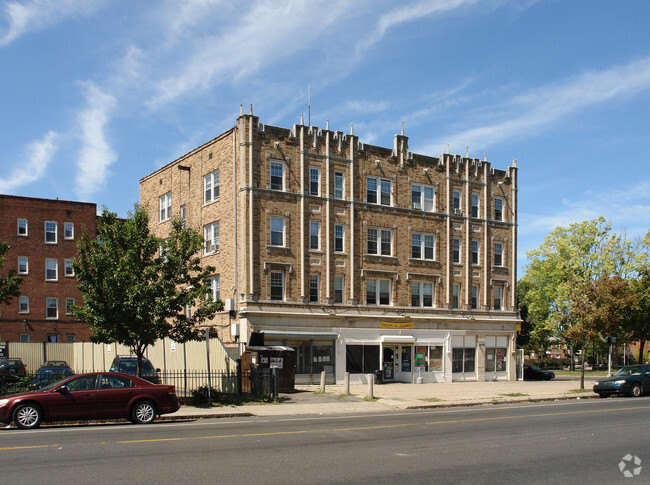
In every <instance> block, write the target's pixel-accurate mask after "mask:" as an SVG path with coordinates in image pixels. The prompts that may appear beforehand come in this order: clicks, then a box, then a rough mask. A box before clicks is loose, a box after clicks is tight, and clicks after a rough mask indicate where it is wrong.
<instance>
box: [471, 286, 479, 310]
mask: <svg viewBox="0 0 650 485" xmlns="http://www.w3.org/2000/svg"><path fill="white" fill-rule="evenodd" d="M471 308H472V310H477V309H478V286H472V301H471Z"/></svg>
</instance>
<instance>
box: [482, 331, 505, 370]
mask: <svg viewBox="0 0 650 485" xmlns="http://www.w3.org/2000/svg"><path fill="white" fill-rule="evenodd" d="M497 340H498V339H497ZM503 343H504V344H505V342H503ZM497 345H498V344H497ZM506 351H507V348H506V347H496V348H494V347H487V345H486V348H485V372H505V371H506V370H507V367H506Z"/></svg>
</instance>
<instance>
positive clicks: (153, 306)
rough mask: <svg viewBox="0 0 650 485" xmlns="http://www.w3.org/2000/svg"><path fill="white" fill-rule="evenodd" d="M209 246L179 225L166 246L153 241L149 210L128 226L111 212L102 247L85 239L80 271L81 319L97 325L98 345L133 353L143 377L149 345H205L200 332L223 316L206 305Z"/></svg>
mask: <svg viewBox="0 0 650 485" xmlns="http://www.w3.org/2000/svg"><path fill="white" fill-rule="evenodd" d="M202 244H203V237H202V236H201V234H200V233H199V232H198V231H197V230H195V229H190V228H184V226H183V224H182V222H181V221H180V220H173V221H172V231H171V234H170V236H169V238H168V239H164V240H163V239H160V238H157V237H155V236H154V235H152V234H151V233H150V230H149V216H148V214H147V211H146V210H145V209H144V208H142V207H141V206H139V205H136V206H135V209H134V211H133V212H132V213H129V217H128V218H127V219H126V220H120V219H118V218H117V215H116V214H114V213H112V212H109V211H108V209H106V208H104V210H103V212H102V215H101V216H100V218H99V220H98V224H97V240H91V239H90V238H89V236H88V234H83V235H82V237H81V239H80V241H79V243H78V245H77V258H76V259H75V262H74V264H73V266H74V270H75V275H76V277H77V280H78V282H79V290H80V291H81V294H82V296H83V300H84V306H76V307H75V308H74V309H73V313H74V314H75V315H76V316H77V317H78V318H79V319H80V320H82V321H85V322H88V323H89V324H90V326H91V329H92V331H93V336H92V337H91V340H92V341H94V342H101V343H112V342H118V343H121V344H123V345H128V346H129V348H130V349H131V351H132V352H133V353H134V354H135V355H136V357H137V359H138V375H140V369H141V363H142V358H143V356H144V353H145V350H146V348H147V347H148V346H149V345H152V344H153V343H154V342H156V341H157V340H159V339H161V338H164V337H169V338H172V339H174V340H175V341H177V342H185V341H187V340H191V339H194V338H198V337H199V334H200V329H199V328H198V325H199V324H200V323H202V322H204V321H206V320H208V319H210V318H212V316H214V314H215V312H217V311H219V310H221V309H222V308H223V303H222V302H212V301H209V300H208V298H207V297H206V295H207V293H208V290H209V287H208V280H207V278H208V276H209V275H210V274H211V273H212V272H213V271H214V268H213V267H206V268H202V267H201V265H200V258H199V257H198V256H197V253H198V252H199V250H200V249H201V248H202ZM190 307H193V311H192V312H191V313H190V311H189V310H187V309H188V308H190Z"/></svg>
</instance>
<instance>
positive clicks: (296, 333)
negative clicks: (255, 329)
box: [260, 329, 339, 340]
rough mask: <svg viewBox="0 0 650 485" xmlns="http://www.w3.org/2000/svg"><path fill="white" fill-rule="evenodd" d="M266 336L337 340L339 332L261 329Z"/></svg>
mask: <svg viewBox="0 0 650 485" xmlns="http://www.w3.org/2000/svg"><path fill="white" fill-rule="evenodd" d="M260 332H261V333H263V334H264V336H265V337H279V338H295V339H305V340H335V339H337V338H338V336H339V334H338V333H336V332H307V331H302V330H266V329H262V330H260Z"/></svg>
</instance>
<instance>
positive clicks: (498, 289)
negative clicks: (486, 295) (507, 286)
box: [493, 286, 503, 310]
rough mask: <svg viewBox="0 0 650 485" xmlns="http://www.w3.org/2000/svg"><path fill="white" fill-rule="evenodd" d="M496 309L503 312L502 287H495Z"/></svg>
mask: <svg viewBox="0 0 650 485" xmlns="http://www.w3.org/2000/svg"><path fill="white" fill-rule="evenodd" d="M493 293H494V309H495V310H501V299H502V297H503V288H502V287H501V286H495V287H494V292H493Z"/></svg>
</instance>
